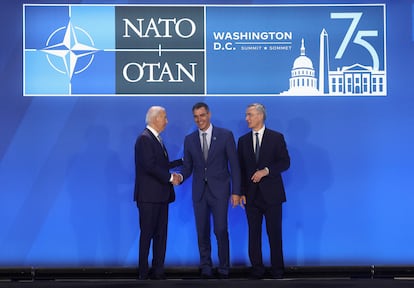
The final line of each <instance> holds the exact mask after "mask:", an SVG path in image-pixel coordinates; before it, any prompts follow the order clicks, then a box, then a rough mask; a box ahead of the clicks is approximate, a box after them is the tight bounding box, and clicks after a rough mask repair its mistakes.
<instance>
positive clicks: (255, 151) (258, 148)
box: [254, 132, 260, 163]
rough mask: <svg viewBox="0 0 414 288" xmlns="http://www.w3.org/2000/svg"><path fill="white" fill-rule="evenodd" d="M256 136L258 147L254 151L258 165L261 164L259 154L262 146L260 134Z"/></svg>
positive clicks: (257, 133)
mask: <svg viewBox="0 0 414 288" xmlns="http://www.w3.org/2000/svg"><path fill="white" fill-rule="evenodd" d="M254 134H255V135H256V145H255V149H254V154H255V156H256V163H257V162H259V153H260V145H259V132H256V133H254Z"/></svg>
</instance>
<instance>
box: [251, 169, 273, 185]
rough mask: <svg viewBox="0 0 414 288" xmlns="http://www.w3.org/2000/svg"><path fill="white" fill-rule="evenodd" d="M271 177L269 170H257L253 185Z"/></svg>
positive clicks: (253, 177)
mask: <svg viewBox="0 0 414 288" xmlns="http://www.w3.org/2000/svg"><path fill="white" fill-rule="evenodd" d="M267 175H269V170H268V169H262V170H257V171H256V172H255V173H254V174H253V176H252V178H251V180H252V181H253V183H259V182H260V180H262V178H263V177H265V176H267Z"/></svg>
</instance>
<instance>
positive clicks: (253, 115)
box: [246, 107, 263, 131]
mask: <svg viewBox="0 0 414 288" xmlns="http://www.w3.org/2000/svg"><path fill="white" fill-rule="evenodd" d="M246 122H247V126H249V128H250V129H253V130H256V131H257V130H259V129H260V128H262V127H263V114H262V113H260V112H259V111H257V110H256V108H255V107H249V108H247V110H246Z"/></svg>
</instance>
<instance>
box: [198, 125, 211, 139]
mask: <svg viewBox="0 0 414 288" xmlns="http://www.w3.org/2000/svg"><path fill="white" fill-rule="evenodd" d="M212 132H213V124H211V123H210V126H209V127H208V128H207V130H206V131H201V130H200V129H198V133H199V134H200V136H201V135H203V133H207V135H211V133H212Z"/></svg>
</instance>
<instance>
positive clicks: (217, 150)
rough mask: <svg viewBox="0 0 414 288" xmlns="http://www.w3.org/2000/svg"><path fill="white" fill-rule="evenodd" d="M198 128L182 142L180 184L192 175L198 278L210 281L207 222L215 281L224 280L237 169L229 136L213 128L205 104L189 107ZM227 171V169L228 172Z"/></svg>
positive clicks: (237, 186)
mask: <svg viewBox="0 0 414 288" xmlns="http://www.w3.org/2000/svg"><path fill="white" fill-rule="evenodd" d="M192 111H193V117H194V121H195V123H196V125H197V127H198V129H197V130H196V131H194V132H193V133H191V134H189V135H187V136H186V137H185V140H184V163H183V169H182V171H181V174H182V177H183V180H185V179H187V178H188V177H190V175H191V174H192V175H193V183H192V199H193V208H194V215H195V222H196V229H197V237H198V248H199V253H200V270H201V278H212V277H213V268H212V266H213V264H212V259H211V241H210V226H211V225H210V218H211V215H212V216H213V225H214V234H215V236H216V239H217V248H218V249H217V250H218V258H219V266H218V269H217V272H218V277H219V278H228V276H229V266H230V254H229V236H228V224H227V217H228V206H229V198H230V194H231V203H232V205H233V207H234V206H237V205H238V204H239V201H240V168H239V161H238V156H237V149H236V143H235V140H234V137H233V133H232V132H231V131H229V130H227V129H224V128H219V127H216V126H213V125H212V124H211V122H210V119H211V113H210V110H209V107H208V105H207V104H206V103H197V104H195V105H194V106H193V109H192ZM229 167H230V169H229Z"/></svg>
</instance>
